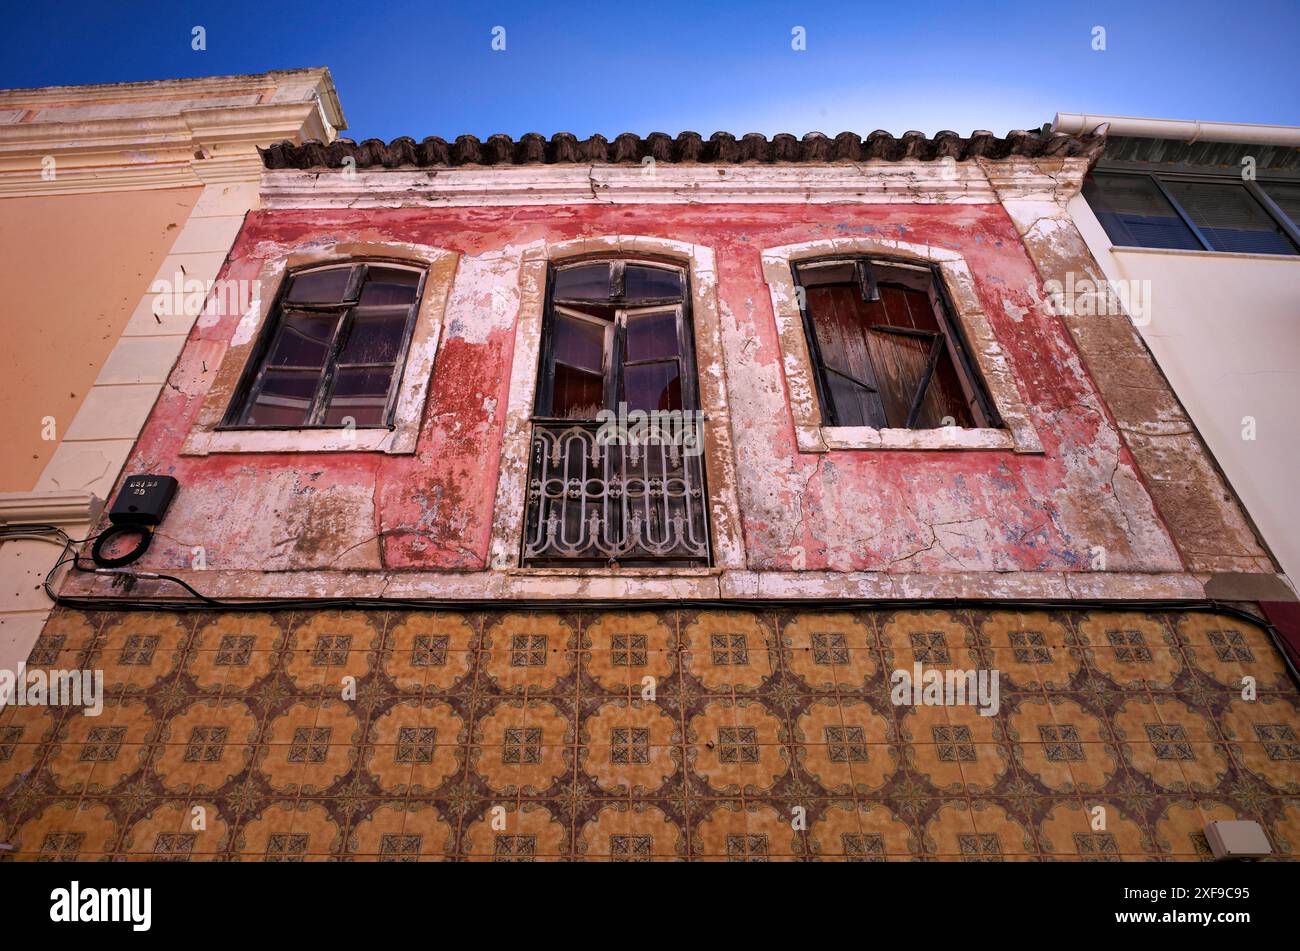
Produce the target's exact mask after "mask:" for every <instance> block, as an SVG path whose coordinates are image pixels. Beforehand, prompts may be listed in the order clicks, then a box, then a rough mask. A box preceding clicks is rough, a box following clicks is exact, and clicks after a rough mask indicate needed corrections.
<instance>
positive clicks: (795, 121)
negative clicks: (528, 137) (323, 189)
mask: <svg viewBox="0 0 1300 951" xmlns="http://www.w3.org/2000/svg"><path fill="white" fill-rule="evenodd" d="M195 25H201V26H203V27H204V29H205V30H206V34H207V49H206V50H205V51H202V52H196V51H194V50H192V49H191V42H190V41H191V28H192V27H193V26H195ZM497 26H501V27H504V28H505V41H506V49H505V50H504V51H501V52H497V51H493V50H492V48H491V43H492V31H493V28H494V27H497ZM796 26H801V27H803V28H804V29H805V31H806V38H807V48H806V49H805V50H803V51H795V50H793V49H791V35H792V34H791V31H792V29H793V28H794V27H796ZM1096 26H1101V27H1104V28H1105V31H1106V34H1105V36H1106V49H1105V50H1104V51H1094V50H1093V49H1092V41H1093V28H1094V27H1096ZM1298 49H1300V2H1297V0H1285V2H1250V3H1236V4H1233V3H1229V4H1224V3H1221V2H1220V3H1209V2H1201V0H1187V2H1179V3H1172V2H1171V3H1140V2H1135V0H1129V2H1119V3H1112V2H1056V0H1033V2H1021V0H1016V2H1003V3H996V2H974V0H967V2H964V3H961V2H955V3H944V2H936V0H926V2H922V0H910V2H908V0H905V2H891V3H887V4H881V3H874V2H870V0H859V2H856V3H854V2H847V3H839V2H828V3H812V2H784V3H773V2H763V0H751V2H738V3H718V2H709V0H693V2H682V0H620V2H611V3H607V4H596V3H562V2H556V3H550V2H547V3H537V2H529V3H438V2H433V0H422V2H408V0H378V2H371V3H359V2H356V0H348V2H337V0H317V2H312V3H287V2H277V0H260V2H246V0H224V2H221V3H207V2H205V3H183V2H171V3H153V2H129V3H104V2H103V0H98V2H93V3H90V2H83V0H66V2H61V3H58V4H53V3H25V4H9V5H7V8H6V11H5V23H4V29H3V31H2V32H0V87H17V86H44V85H61V84H79V83H99V82H123V81H131V80H147V79H164V78H173V77H183V76H205V75H219V74H225V73H251V72H261V71H263V70H268V69H283V68H291V67H298V66H328V67H329V68H330V70H331V71H332V73H333V75H334V80H335V83H336V85H337V86H338V90H339V96H340V99H341V101H342V103H343V108H344V112H345V113H346V115H347V118H348V121H349V126H350V128H349V131H348V132H347V133H345V134H346V135H348V136H350V137H352V138H356V139H363V138H369V137H372V136H373V137H378V138H384V139H388V138H393V137H395V136H398V135H411V136H414V137H415V138H417V139H418V138H421V137H423V136H426V135H441V136H444V137H446V138H448V139H450V138H452V137H454V136H456V135H460V134H462V133H471V134H474V135H478V136H480V137H486V136H487V135H490V134H492V133H496V132H504V133H507V134H510V135H521V134H523V133H525V132H541V133H543V134H547V135H549V134H551V133H554V132H560V131H567V132H573V133H575V134H577V135H580V136H582V135H588V134H591V133H593V132H600V133H603V134H604V135H606V136H610V137H612V136H613V135H616V134H618V133H620V132H625V131H631V132H637V133H642V134H644V133H647V132H653V131H662V132H668V133H677V132H679V131H682V130H684V129H690V130H693V131H696V132H700V133H702V134H704V135H706V136H707V135H708V134H710V133H711V132H714V131H716V130H719V129H723V130H726V131H729V132H734V133H737V134H741V133H745V132H763V133H767V134H769V135H770V134H773V133H776V132H793V133H795V134H797V135H799V134H803V133H804V132H807V131H810V130H818V131H823V132H829V133H835V132H840V131H843V130H845V129H848V130H852V131H855V132H859V133H866V132H870V131H871V130H873V129H877V128H883V129H886V130H888V131H890V132H893V133H895V134H901V133H902V132H905V131H907V130H908V129H913V128H914V129H919V130H921V131H923V132H928V133H932V132H935V131H937V130H939V129H944V128H948V129H954V130H956V131H958V132H961V133H963V134H964V133H967V132H970V131H971V130H972V129H975V128H983V129H990V130H992V131H994V132H996V133H999V134H1001V133H1005V132H1006V131H1007V130H1008V129H1011V128H1035V127H1037V126H1039V125H1041V124H1042V123H1044V122H1048V121H1050V120H1051V118H1052V115H1053V114H1054V113H1055V112H1057V111H1058V110H1059V111H1070V112H1091V113H1107V114H1118V115H1137V116H1154V117H1159V118H1179V119H1186V118H1195V119H1213V120H1220V121H1235V122H1267V123H1283V124H1300V72H1298V71H1297V62H1298V61H1300V56H1298V54H1297V50H1298Z"/></svg>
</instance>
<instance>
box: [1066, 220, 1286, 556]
mask: <svg viewBox="0 0 1300 951" xmlns="http://www.w3.org/2000/svg"><path fill="white" fill-rule="evenodd" d="M1069 210H1070V214H1071V215H1072V217H1073V218H1074V221H1075V223H1076V224H1077V225H1078V228H1079V232H1080V234H1081V235H1082V236H1083V238H1084V239H1085V240H1086V241H1087V243H1088V247H1089V250H1091V252H1092V254H1093V255H1094V256H1095V257H1096V258H1097V261H1098V263H1099V264H1100V265H1101V267H1102V269H1103V271H1104V272H1105V275H1106V277H1108V278H1111V279H1113V280H1117V281H1146V282H1149V284H1148V285H1147V286H1148V287H1149V288H1150V301H1149V302H1148V308H1149V314H1148V315H1147V316H1148V318H1149V319H1148V321H1146V322H1143V323H1140V324H1139V325H1138V330H1139V332H1140V333H1141V335H1142V339H1143V340H1144V341H1145V342H1146V344H1147V346H1149V347H1150V348H1151V352H1152V354H1153V355H1154V356H1155V358H1156V360H1157V361H1159V364H1160V369H1161V370H1162V371H1163V372H1164V374H1165V376H1167V377H1168V379H1169V383H1170V384H1171V385H1172V387H1173V389H1174V392H1176V393H1177V395H1178V399H1179V400H1180V401H1181V402H1182V403H1183V405H1184V407H1185V408H1186V410H1187V414H1188V415H1189V416H1190V418H1191V421H1192V422H1194V423H1195V428H1196V430H1197V431H1198V432H1199V434H1200V436H1201V437H1202V438H1203V439H1204V440H1205V442H1206V444H1207V445H1208V446H1209V448H1210V450H1212V451H1213V453H1214V460H1215V461H1216V462H1218V463H1219V465H1220V466H1222V467H1223V471H1224V474H1225V475H1226V476H1227V478H1228V481H1229V482H1230V483H1231V485H1232V488H1233V490H1235V491H1236V493H1237V494H1238V495H1239V496H1240V497H1241V500H1242V502H1243V504H1244V505H1245V507H1246V509H1247V510H1248V511H1249V512H1250V515H1251V517H1252V518H1253V520H1254V522H1255V524H1256V525H1257V526H1258V528H1259V531H1260V533H1261V534H1262V535H1263V536H1264V539H1265V540H1266V541H1267V542H1268V544H1269V546H1270V548H1271V549H1272V551H1273V552H1274V554H1276V556H1277V559H1278V561H1279V562H1280V563H1281V565H1282V568H1283V570H1284V571H1285V572H1286V573H1287V575H1289V576H1290V578H1291V579H1293V580H1294V579H1296V578H1298V577H1300V532H1298V531H1297V529H1298V528H1300V519H1297V516H1296V506H1295V480H1296V473H1297V472H1300V420H1298V419H1297V416H1296V413H1295V402H1296V399H1295V394H1296V384H1297V379H1298V378H1300V335H1298V334H1297V333H1296V324H1297V318H1298V317H1300V301H1297V288H1300V258H1297V257H1293V256H1289V255H1245V254H1223V253H1220V252H1198V251H1174V252H1165V251H1161V250H1159V249H1155V248H1136V249H1135V248H1124V249H1120V248H1113V247H1112V246H1111V241H1110V239H1109V237H1107V235H1106V232H1105V231H1104V230H1103V229H1102V227H1101V224H1100V223H1099V222H1098V221H1097V219H1096V216H1095V215H1094V214H1093V212H1092V210H1091V209H1090V208H1089V207H1088V203H1087V202H1086V201H1085V200H1084V199H1083V198H1082V197H1078V198H1075V199H1073V200H1072V201H1071V202H1070V205H1069ZM1168 468H1169V470H1171V471H1168V473H1167V474H1165V475H1161V476H1160V477H1159V478H1161V479H1162V480H1163V481H1166V482H1170V483H1173V484H1174V489H1173V491H1172V492H1171V494H1173V493H1178V494H1179V495H1181V497H1182V498H1183V499H1184V500H1185V502H1184V504H1183V506H1182V507H1184V508H1186V509H1188V510H1191V511H1197V510H1199V511H1202V512H1203V511H1206V510H1207V509H1209V510H1211V511H1213V507H1212V506H1207V505H1206V504H1205V503H1204V501H1203V499H1202V498H1200V497H1198V491H1197V488H1196V487H1195V486H1192V485H1187V484H1186V483H1187V482H1189V481H1193V480H1189V479H1188V478H1187V476H1188V471H1187V470H1188V468H1189V467H1186V466H1170V467H1168ZM1202 491H1203V490H1202ZM1198 534H1200V535H1201V536H1202V537H1200V538H1196V539H1195V541H1196V542H1199V543H1200V544H1197V545H1196V546H1195V548H1196V553H1197V554H1201V555H1219V556H1222V555H1226V554H1240V548H1238V549H1237V550H1235V551H1234V550H1230V549H1229V550H1225V546H1222V545H1220V546H1217V547H1215V546H1212V545H1209V546H1207V545H1206V544H1205V543H1204V542H1205V539H1204V537H1203V535H1204V533H1203V532H1201V533H1198Z"/></svg>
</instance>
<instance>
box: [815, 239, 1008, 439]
mask: <svg viewBox="0 0 1300 951" xmlns="http://www.w3.org/2000/svg"><path fill="white" fill-rule="evenodd" d="M795 276H796V280H797V286H798V288H799V290H798V293H799V299H800V307H801V310H802V313H803V320H804V331H805V333H806V335H807V339H808V350H809V354H810V356H811V357H812V362H813V367H814V370H815V374H814V375H815V378H816V381H817V391H818V397H819V399H820V402H821V407H822V424H823V425H825V426H866V427H871V428H873V429H886V428H889V429H934V428H937V427H941V426H961V427H996V426H999V425H1001V424H1000V422H999V421H998V419H997V416H996V413H995V411H994V409H993V406H992V404H991V402H990V401H989V399H988V396H987V394H986V393H985V391H984V389H983V387H982V386H981V385H980V382H979V378H978V376H977V375H976V374H975V372H974V369H973V367H972V365H971V363H970V360H969V358H968V356H967V351H966V347H965V343H964V341H963V339H962V336H961V333H960V330H959V329H958V328H957V326H956V324H955V322H954V321H953V319H952V318H951V316H950V313H951V312H950V309H949V307H948V304H947V301H946V299H945V298H944V296H943V291H942V285H941V282H940V281H939V280H938V278H937V275H936V274H935V273H934V271H933V270H932V269H931V268H929V267H925V266H922V265H913V264H906V263H900V262H892V261H879V260H872V259H867V258H852V259H843V258H838V259H833V260H816V261H805V262H802V263H800V264H799V265H797V266H796V268H795Z"/></svg>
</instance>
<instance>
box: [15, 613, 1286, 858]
mask: <svg viewBox="0 0 1300 951" xmlns="http://www.w3.org/2000/svg"><path fill="white" fill-rule="evenodd" d="M917 661H920V662H922V663H923V664H924V665H925V666H926V668H939V669H978V668H988V669H997V670H998V671H999V672H1000V678H1001V679H1000V705H999V709H998V711H997V713H996V715H994V716H988V717H985V716H980V715H979V712H978V710H977V709H976V708H975V707H971V706H916V707H912V706H896V705H894V704H893V703H892V702H891V698H890V690H889V674H890V672H891V671H893V670H895V669H898V668H906V669H909V670H910V669H911V668H912V665H913V664H914V663H915V662H917ZM29 667H31V668H46V669H73V668H98V669H102V670H103V671H104V674H105V678H106V692H107V696H108V699H107V701H106V705H105V707H104V710H103V713H102V714H101V715H100V716H98V717H87V716H83V715H82V713H81V712H80V711H79V710H74V709H69V708H58V707H37V706H11V707H8V708H6V709H4V710H3V711H0V797H2V798H0V840H3V841H8V842H10V843H11V844H12V845H13V847H14V851H12V852H10V853H8V854H7V856H6V857H7V858H8V859H11V860H30V859H45V860H58V859H73V858H76V859H81V860H96V859H104V860H131V859H168V860H200V859H206V860H221V861H230V860H245V861H247V860H269V861H302V860H307V861H329V860H354V859H355V860H372V859H379V860H402V861H430V860H434V861H436V860H462V861H532V860H547V859H582V860H590V861H609V860H640V861H653V860H683V859H695V860H718V861H725V860H730V861H737V860H740V861H755V860H758V861H762V860H770V861H778V860H800V861H808V860H823V861H831V860H846V859H847V860H855V861H892V860H900V861H907V860H957V861H988V860H994V861H996V860H1027V861H1079V860H1084V861H1095V860H1124V859H1134V860H1171V861H1172V860H1196V859H1203V858H1206V857H1207V856H1208V850H1207V848H1206V844H1205V839H1204V836H1203V834H1202V829H1203V828H1204V825H1205V823H1206V822H1207V821H1208V820H1212V819H1228V818H1248V819H1255V820H1258V821H1259V822H1261V823H1262V824H1263V825H1264V827H1265V829H1266V830H1267V831H1268V834H1269V836H1270V838H1271V839H1272V842H1273V845H1274V849H1275V851H1276V852H1277V853H1278V855H1279V856H1280V857H1283V858H1294V857H1296V856H1297V855H1300V739H1298V738H1297V737H1298V736H1300V697H1298V696H1297V691H1296V688H1295V686H1294V684H1293V683H1292V682H1291V681H1290V679H1289V678H1288V676H1287V674H1286V671H1285V669H1284V667H1283V664H1282V662H1281V659H1280V657H1279V656H1278V654H1277V653H1276V651H1275V649H1274V647H1273V646H1272V644H1271V643H1270V642H1269V640H1268V638H1267V636H1266V634H1265V633H1264V632H1263V631H1261V630H1260V629H1258V628H1256V627H1254V626H1253V625H1251V624H1249V623H1245V622H1242V621H1240V620H1236V619H1234V618H1231V617H1226V616H1218V615H1209V614H1198V613H1180V614H1162V613H1149V612H1117V611H1111V612H1076V611H1061V612H1033V613H1015V612H997V611H994V612H980V611H937V610H936V611H887V610H880V611H861V612H844V611H835V610H803V611H797V612H796V611H784V610H704V611H701V610H677V611H641V612H637V611H633V612H627V611H604V610H591V611H580V612H568V613H548V612H536V611H510V612H460V613H430V612H418V611H371V612H360V611H344V612H340V611H315V612H296V613H255V614H254V613H242V614H241V613H211V614H160V613H125V612H113V611H104V612H98V613H85V612H75V611H67V610H59V611H57V612H56V613H55V614H54V616H53V617H52V618H51V620H50V622H49V624H48V625H47V627H46V629H45V631H44V633H43V635H42V637H41V639H40V641H39V642H38V644H37V645H36V647H35V649H34V650H33V652H32V655H31V658H30V660H29ZM1247 676H1249V677H1252V678H1254V679H1255V682H1256V684H1257V686H1258V694H1257V696H1256V697H1255V699H1253V700H1246V699H1243V697H1242V688H1241V683H1242V678H1243V677H1247ZM648 686H652V687H653V691H651V690H650V689H648ZM349 688H350V689H349Z"/></svg>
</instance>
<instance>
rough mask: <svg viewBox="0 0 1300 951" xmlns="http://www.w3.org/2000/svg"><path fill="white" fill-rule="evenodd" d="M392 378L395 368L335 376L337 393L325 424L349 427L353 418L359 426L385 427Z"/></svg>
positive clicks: (331, 403)
mask: <svg viewBox="0 0 1300 951" xmlns="http://www.w3.org/2000/svg"><path fill="white" fill-rule="evenodd" d="M392 379H393V368H392V367H380V368H373V369H364V370H348V369H340V370H339V371H338V372H337V373H336V374H335V376H334V391H333V392H332V393H331V394H330V400H329V405H328V406H327V407H326V409H325V424H326V425H328V426H345V425H347V419H348V417H351V418H352V420H353V421H354V422H355V424H356V425H357V426H378V425H382V424H383V422H384V416H385V412H386V410H387V408H388V387H389V384H390V383H391V382H392Z"/></svg>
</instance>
